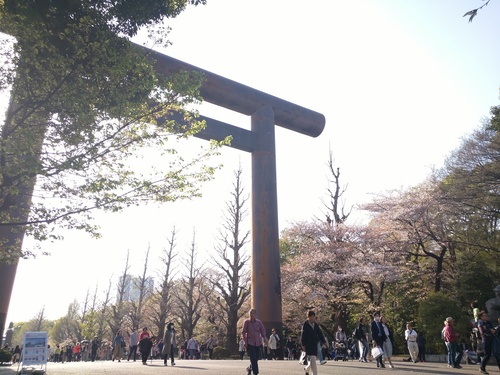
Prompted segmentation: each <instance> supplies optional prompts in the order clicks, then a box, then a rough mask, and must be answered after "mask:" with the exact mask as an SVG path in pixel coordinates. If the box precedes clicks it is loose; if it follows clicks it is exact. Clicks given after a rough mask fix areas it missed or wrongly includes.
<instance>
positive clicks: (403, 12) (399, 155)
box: [7, 0, 500, 322]
mask: <svg viewBox="0 0 500 375" xmlns="http://www.w3.org/2000/svg"><path fill="white" fill-rule="evenodd" d="M482 4H483V2H482V1H480V0H438V1H436V0H408V1H394V0H358V1H339V0H310V1H308V2H302V1H295V0H274V1H268V0H252V1H250V0H208V4H207V5H206V6H200V7H196V8H191V9H190V10H188V11H186V12H185V13H183V14H181V16H180V17H178V18H177V19H175V20H170V21H169V23H168V24H169V25H170V26H172V28H173V30H172V32H171V40H172V42H173V45H172V46H170V47H169V48H167V49H166V50H165V51H164V52H165V53H167V54H169V55H171V56H173V57H175V58H178V59H180V60H183V61H186V62H188V63H190V64H192V65H195V66H199V67H201V68H203V69H206V70H208V71H211V72H214V73H217V74H219V75H222V76H224V77H227V78H230V79H232V80H235V81H238V82H241V83H243V84H246V85H248V86H251V87H254V88H256V89H259V90H261V91H264V92H267V93H269V94H272V95H274V96H277V97H280V98H283V99H285V100H288V101H290V102H293V103H296V104H299V105H301V106H304V107H307V108H310V109H313V110H315V111H318V112H320V113H323V114H324V115H325V117H326V128H325V131H324V132H323V134H321V135H320V136H319V137H317V138H309V137H306V136H303V135H300V134H297V133H293V132H291V131H289V130H286V129H281V128H277V134H276V139H277V145H276V147H277V158H278V166H277V169H278V199H279V202H278V209H279V220H280V227H281V229H283V228H285V227H286V226H287V225H288V224H290V223H292V222H294V221H298V220H307V219H309V218H311V217H313V216H315V215H316V216H321V212H322V211H321V200H320V199H321V197H324V196H325V192H326V187H327V180H326V176H327V167H326V162H327V159H328V150H329V146H331V148H332V150H333V154H334V157H335V160H336V164H337V166H339V167H340V168H341V173H342V175H341V179H342V181H343V182H344V183H345V184H348V190H347V195H346V197H347V202H346V203H347V205H348V206H352V205H356V204H359V203H362V202H365V201H367V200H368V199H370V197H371V194H373V193H377V192H381V191H384V190H386V189H392V188H399V187H402V186H409V185H413V184H416V183H418V182H420V181H422V180H423V179H424V178H425V177H426V176H427V175H428V173H429V172H430V169H431V168H432V167H433V166H437V167H439V166H440V165H441V164H442V163H443V161H444V159H445V157H446V156H447V155H448V154H449V152H450V151H451V150H453V149H454V148H455V147H457V145H458V144H459V141H460V138H461V137H462V136H464V135H465V134H467V133H469V132H471V131H472V130H473V129H474V128H476V127H477V126H478V125H479V123H480V120H481V118H482V117H485V116H488V115H489V108H490V107H491V106H493V105H497V104H498V97H499V87H500V51H499V50H498V48H497V47H498V36H499V35H500V1H499V0H492V1H491V2H490V4H489V5H488V6H487V7H485V8H483V9H482V10H481V11H480V12H479V13H478V16H477V17H476V19H475V20H474V21H473V22H472V23H468V22H467V19H466V18H463V17H462V15H463V14H464V13H465V12H466V11H468V10H470V9H473V8H475V7H478V6H480V5H482ZM200 112H201V113H202V114H204V115H207V116H210V117H213V118H216V119H219V120H222V121H226V122H230V123H232V124H234V125H238V126H241V127H247V128H248V127H249V126H250V119H249V118H248V117H246V116H241V115H237V114H234V113H230V112H229V111H224V110H220V109H218V108H214V107H213V106H204V107H202V109H201V110H200ZM191 142H192V145H193V146H192V147H195V146H199V145H200V144H202V141H200V140H196V139H193V140H191ZM220 161H221V162H222V163H223V164H224V165H225V168H224V170H223V171H221V172H220V173H219V174H218V176H217V177H216V180H215V181H213V182H211V183H208V184H207V185H206V186H205V187H204V195H205V196H204V198H203V199H197V200H195V201H193V202H178V203H175V204H169V205H165V206H163V207H161V208H151V207H149V208H147V207H141V208H135V209H130V210H129V211H127V212H123V213H121V214H119V215H102V214H101V215H98V220H99V221H98V223H99V224H100V225H101V227H102V232H103V238H102V239H100V240H92V239H90V238H88V237H87V236H86V235H85V234H83V233H71V234H68V235H66V239H65V240H64V241H63V242H62V243H59V244H55V245H51V244H44V245H43V250H46V251H50V252H51V253H52V256H50V257H38V258H37V259H36V260H28V261H21V263H20V265H19V268H18V274H17V278H16V283H15V288H14V292H13V296H12V299H11V305H10V310H9V315H8V318H7V319H8V322H9V321H21V320H27V319H30V318H32V317H33V316H34V315H35V314H36V313H37V312H38V311H39V310H40V309H41V308H42V307H45V311H46V315H47V317H48V318H50V319H55V318H58V317H60V316H62V315H64V314H65V313H66V310H67V306H68V305H69V303H71V302H72V301H73V300H75V299H76V300H79V301H81V300H82V299H83V298H84V296H85V293H86V291H87V289H90V290H91V291H93V290H94V289H95V287H96V285H98V286H99V289H101V290H104V289H105V288H106V287H107V285H108V281H109V279H110V278H115V279H116V277H117V276H118V274H119V273H120V272H121V270H122V269H123V265H124V261H125V256H126V252H127V250H130V252H131V258H132V263H133V266H132V268H131V270H130V271H131V272H133V273H139V272H140V271H141V269H142V263H143V259H144V252H145V251H146V249H147V247H148V244H149V245H150V246H151V254H150V269H151V274H153V275H154V270H155V268H156V264H158V254H159V253H160V252H161V250H162V248H163V247H165V246H166V240H165V239H166V237H167V236H168V235H169V233H170V231H171V228H172V226H173V225H175V226H176V228H177V229H178V230H179V232H180V233H179V236H180V237H179V244H178V250H179V252H180V253H183V252H184V250H185V249H187V247H188V246H189V244H190V242H191V239H192V234H193V231H196V233H197V235H196V242H197V247H198V250H199V251H200V253H206V252H209V251H210V249H211V248H212V243H213V240H214V233H215V230H216V229H217V228H219V227H220V226H221V225H220V223H221V216H222V210H223V209H224V203H225V201H227V200H228V199H229V192H230V191H231V190H232V186H231V184H232V182H233V171H234V170H235V169H236V168H237V166H238V162H241V165H242V167H243V172H244V174H245V175H246V179H247V181H248V179H249V178H250V173H251V169H250V156H249V155H248V154H244V153H242V152H238V151H235V150H231V149H227V150H225V151H224V152H223V155H222V156H221V158H220ZM246 189H247V192H248V193H250V186H249V185H247V188H246ZM248 208H249V209H250V207H248ZM359 217H360V216H359V215H356V216H355V217H353V220H359ZM248 250H250V246H249V247H248ZM201 256H202V255H200V258H201Z"/></svg>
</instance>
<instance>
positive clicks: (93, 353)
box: [90, 336, 99, 362]
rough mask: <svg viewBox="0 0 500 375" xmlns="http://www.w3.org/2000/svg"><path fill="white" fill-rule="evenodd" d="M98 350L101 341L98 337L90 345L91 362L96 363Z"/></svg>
mask: <svg viewBox="0 0 500 375" xmlns="http://www.w3.org/2000/svg"><path fill="white" fill-rule="evenodd" d="M97 349H99V340H98V337H97V336H94V339H93V340H92V342H91V343H90V360H91V361H92V362H94V361H95V360H96V358H97Z"/></svg>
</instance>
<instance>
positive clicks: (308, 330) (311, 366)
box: [300, 310, 326, 375]
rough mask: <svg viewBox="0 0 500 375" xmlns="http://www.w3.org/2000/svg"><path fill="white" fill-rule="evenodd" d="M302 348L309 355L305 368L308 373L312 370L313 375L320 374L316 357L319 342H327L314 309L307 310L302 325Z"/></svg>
mask: <svg viewBox="0 0 500 375" xmlns="http://www.w3.org/2000/svg"><path fill="white" fill-rule="evenodd" d="M300 342H301V345H302V350H303V351H305V352H306V354H307V355H308V356H309V361H308V363H307V366H306V367H305V368H304V371H305V372H306V375H309V372H310V371H312V375H318V367H317V365H316V357H317V355H318V343H321V345H323V344H326V340H325V337H324V336H323V332H321V329H320V328H319V325H318V324H317V323H316V313H315V312H314V311H312V310H309V311H308V312H307V320H306V321H305V322H304V324H303V325H302V334H301V336H300Z"/></svg>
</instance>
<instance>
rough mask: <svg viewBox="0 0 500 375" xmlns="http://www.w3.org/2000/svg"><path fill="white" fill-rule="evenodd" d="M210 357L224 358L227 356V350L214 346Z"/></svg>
mask: <svg viewBox="0 0 500 375" xmlns="http://www.w3.org/2000/svg"><path fill="white" fill-rule="evenodd" d="M212 358H214V359H226V358H229V350H228V349H227V348H224V347H222V346H216V347H215V348H214V351H213V353H212Z"/></svg>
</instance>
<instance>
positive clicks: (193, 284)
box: [173, 233, 203, 337]
mask: <svg viewBox="0 0 500 375" xmlns="http://www.w3.org/2000/svg"><path fill="white" fill-rule="evenodd" d="M195 237H196V236H195V233H193V241H192V243H191V247H190V250H189V253H188V258H187V259H185V260H184V267H185V270H186V271H187V274H186V275H185V276H183V277H182V278H181V279H180V280H178V282H177V285H176V287H175V288H174V289H173V294H174V296H175V302H176V305H177V307H178V314H179V318H180V321H181V331H182V334H183V336H184V337H191V336H192V335H193V333H194V330H195V327H196V324H197V323H198V321H199V320H200V318H201V316H202V312H201V309H202V306H201V302H202V301H203V277H202V276H203V275H202V268H201V267H198V266H197V265H196V242H195Z"/></svg>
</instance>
